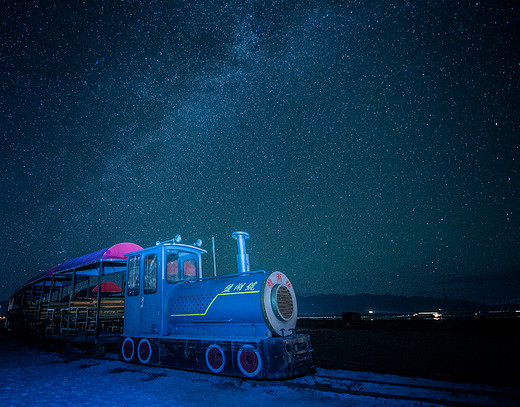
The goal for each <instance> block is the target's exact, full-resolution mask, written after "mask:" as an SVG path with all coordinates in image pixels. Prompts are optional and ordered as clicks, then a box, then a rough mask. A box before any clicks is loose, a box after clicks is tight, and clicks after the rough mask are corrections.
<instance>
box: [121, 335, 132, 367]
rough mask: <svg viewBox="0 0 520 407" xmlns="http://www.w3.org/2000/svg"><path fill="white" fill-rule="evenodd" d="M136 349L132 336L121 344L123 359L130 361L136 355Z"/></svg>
mask: <svg viewBox="0 0 520 407" xmlns="http://www.w3.org/2000/svg"><path fill="white" fill-rule="evenodd" d="M134 350H135V348H134V341H133V340H132V338H126V339H125V340H124V341H123V345H122V346H121V355H122V356H123V359H124V360H126V361H127V362H130V361H131V360H132V358H133V357H134Z"/></svg>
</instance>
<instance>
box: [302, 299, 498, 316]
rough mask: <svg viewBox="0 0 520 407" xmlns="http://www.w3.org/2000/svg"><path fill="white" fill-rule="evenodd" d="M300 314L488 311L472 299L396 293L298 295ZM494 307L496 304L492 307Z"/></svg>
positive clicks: (483, 305) (485, 306) (486, 306)
mask: <svg viewBox="0 0 520 407" xmlns="http://www.w3.org/2000/svg"><path fill="white" fill-rule="evenodd" d="M297 300H298V315H299V316H325V315H341V313H342V312H360V313H362V314H368V311H369V310H372V311H374V313H375V314H376V315H377V314H411V313H414V312H424V311H438V310H439V309H441V310H442V312H444V313H467V312H475V311H480V310H488V309H490V307H489V306H488V305H486V304H481V303H477V302H472V301H464V300H453V299H450V300H449V301H448V300H446V299H439V298H429V297H405V296H397V295H373V294H357V295H340V294H328V295H324V294H323V295H311V296H299V297H298V298H297ZM491 308H496V307H491Z"/></svg>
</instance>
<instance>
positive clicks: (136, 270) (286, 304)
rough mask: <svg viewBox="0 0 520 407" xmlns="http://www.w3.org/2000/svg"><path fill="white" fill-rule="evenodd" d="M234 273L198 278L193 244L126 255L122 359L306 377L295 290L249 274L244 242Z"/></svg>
mask: <svg viewBox="0 0 520 407" xmlns="http://www.w3.org/2000/svg"><path fill="white" fill-rule="evenodd" d="M233 237H234V238H235V239H237V243H238V255H237V263H238V273H236V274H231V275H224V276H218V277H216V276H215V277H209V278H202V270H201V255H202V254H204V253H206V251H205V250H203V249H201V248H200V247H199V246H200V245H197V244H193V245H185V244H181V243H180V237H179V236H177V237H176V238H175V239H172V240H169V241H165V242H157V244H156V246H154V247H150V248H146V249H142V250H138V251H135V252H132V253H128V255H127V278H126V281H127V284H126V296H125V311H124V330H123V336H122V344H121V357H122V358H123V359H124V360H125V361H127V362H134V363H141V364H151V365H157V366H168V367H173V368H178V369H186V370H195V371H202V372H208V373H215V374H224V375H230V376H239V377H247V378H255V379H284V378H289V377H294V376H299V375H304V374H306V373H308V372H309V371H310V370H311V369H312V349H311V344H310V338H309V336H308V335H304V334H297V333H296V331H295V329H296V320H297V315H298V307H297V302H296V296H295V292H294V288H293V286H292V284H291V282H290V281H289V279H288V278H287V276H286V275H285V274H283V273H281V272H277V271H275V272H267V271H264V270H259V271H250V269H249V257H248V254H247V253H246V249H245V240H246V239H247V238H248V237H249V235H248V234H247V233H245V232H235V233H233Z"/></svg>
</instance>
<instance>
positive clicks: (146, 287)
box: [143, 253, 159, 294]
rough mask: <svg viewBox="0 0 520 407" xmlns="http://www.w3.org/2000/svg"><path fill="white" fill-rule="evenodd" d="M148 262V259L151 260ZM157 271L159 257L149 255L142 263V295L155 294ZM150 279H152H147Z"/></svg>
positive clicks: (152, 254)
mask: <svg viewBox="0 0 520 407" xmlns="http://www.w3.org/2000/svg"><path fill="white" fill-rule="evenodd" d="M153 258H155V259H154V260H153V261H149V259H153ZM158 271H159V256H158V255H157V253H149V254H147V255H146V256H144V261H143V294H155V293H156V292H157V280H158V278H157V274H158ZM148 277H152V279H151V280H150V279H148Z"/></svg>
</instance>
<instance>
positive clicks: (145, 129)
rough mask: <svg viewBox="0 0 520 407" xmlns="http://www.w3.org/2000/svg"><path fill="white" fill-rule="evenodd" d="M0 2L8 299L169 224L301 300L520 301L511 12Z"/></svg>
mask: <svg viewBox="0 0 520 407" xmlns="http://www.w3.org/2000/svg"><path fill="white" fill-rule="evenodd" d="M0 12H1V15H2V18H1V21H0V86H1V89H0V130H1V139H0V143H1V144H0V149H1V160H0V170H1V184H0V185H1V188H0V222H1V225H0V242H1V246H2V260H1V261H0V299H6V298H8V297H9V296H10V295H11V294H12V293H13V291H14V290H16V289H17V288H19V287H20V286H21V284H23V283H24V282H25V281H26V280H27V279H29V278H30V277H32V276H33V275H35V274H37V273H40V272H42V271H45V270H47V269H49V268H51V267H52V266H54V265H56V264H58V263H61V262H63V261H64V260H67V259H70V258H74V257H77V256H80V255H83V254H86V253H90V252H93V251H95V250H98V249H100V248H104V247H108V246H111V245H113V244H116V243H119V242H124V241H128V242H133V243H137V244H140V245H141V246H143V247H146V246H151V245H154V244H155V241H157V240H166V239H170V238H172V237H173V236H174V235H176V234H181V236H183V242H184V243H192V242H194V241H195V240H196V239H198V238H200V239H202V240H203V242H204V245H203V247H205V248H206V249H208V250H210V249H211V237H212V236H214V237H215V239H216V248H217V250H216V251H217V269H218V273H219V274H225V273H229V272H235V270H236V262H235V255H236V242H235V241H234V239H232V238H231V233H232V232H233V231H235V230H245V231H247V232H249V233H250V235H251V238H250V239H249V240H248V241H247V249H248V253H249V255H250V262H251V268H252V269H266V270H281V271H284V272H285V273H286V274H287V275H288V276H289V277H290V279H291V280H292V282H293V284H294V286H295V288H296V290H297V291H298V293H299V294H304V295H311V294H324V293H325V294H327V293H338V294H348V295H353V294H358V293H371V294H393V295H407V296H412V295H418V296H434V297H439V298H441V297H443V295H444V294H443V289H444V290H445V292H446V294H447V295H448V296H449V297H450V298H458V299H468V300H475V301H482V302H487V303H491V304H493V303H505V302H512V301H520V266H519V264H520V250H519V248H520V217H519V213H520V212H519V211H520V205H519V204H520V199H519V198H520V196H519V193H520V191H519V185H520V183H519V176H520V173H519V163H520V140H519V136H520V134H519V123H520V117H519V106H520V103H519V102H520V100H519V83H520V82H519V79H520V78H519V76H520V75H519V73H520V65H519V63H520V56H519V49H520V48H519V41H518V40H519V31H518V27H519V26H520V24H519V23H520V19H519V13H518V7H517V6H516V5H515V2H514V1H511V2H507V1H488V2H484V1H482V2H481V1H461V2H458V1H424V0H418V1H400V0H390V1H354V0H352V1H348V0H345V1H340V0H329V1H325V0H307V1H296V0H288V1H281V0H258V1H255V0H239V1H216V0H196V1H179V0H168V1H162V0H156V1H153V0H150V1H131V0H127V1H123V0H121V1H116V0H110V1H94V0H87V1H77V0H70V1H55V2H50V1H27V0H24V1H13V0H7V1H2V3H1V5H0ZM206 257H207V261H206V262H205V264H204V266H205V272H204V274H205V275H211V273H212V263H211V255H207V256H206Z"/></svg>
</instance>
